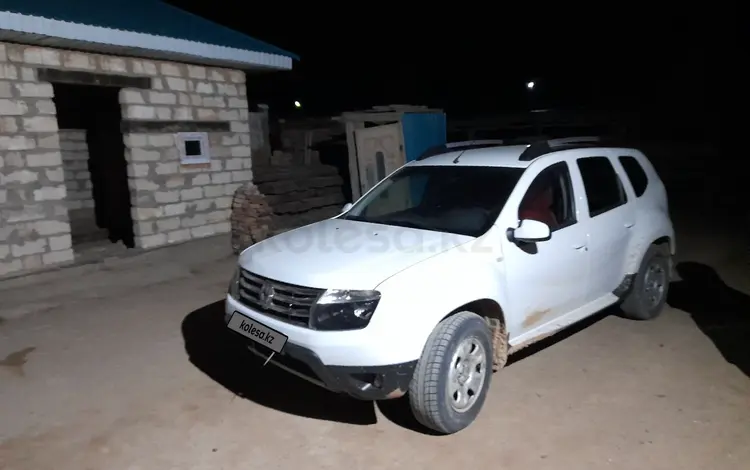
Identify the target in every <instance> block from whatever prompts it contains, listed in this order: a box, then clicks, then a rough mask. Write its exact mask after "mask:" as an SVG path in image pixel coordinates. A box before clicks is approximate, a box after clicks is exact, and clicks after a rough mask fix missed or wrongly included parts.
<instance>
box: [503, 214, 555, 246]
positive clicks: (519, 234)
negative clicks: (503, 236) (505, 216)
mask: <svg viewBox="0 0 750 470" xmlns="http://www.w3.org/2000/svg"><path fill="white" fill-rule="evenodd" d="M551 237H552V232H551V230H550V228H549V225H547V224H545V223H544V222H539V221H538V220H532V219H523V220H522V221H521V223H520V224H518V228H509V229H508V240H510V241H511V242H512V243H516V242H525V243H535V242H543V241H546V240H549V239H550V238H551Z"/></svg>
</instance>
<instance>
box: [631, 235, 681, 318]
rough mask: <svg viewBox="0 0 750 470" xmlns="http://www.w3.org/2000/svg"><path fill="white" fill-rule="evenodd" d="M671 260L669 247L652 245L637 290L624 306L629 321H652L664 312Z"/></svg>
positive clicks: (643, 264)
mask: <svg viewBox="0 0 750 470" xmlns="http://www.w3.org/2000/svg"><path fill="white" fill-rule="evenodd" d="M670 257H671V254H670V253H669V247H668V246H665V245H651V246H650V247H649V249H648V250H647V251H646V254H645V256H644V257H643V261H642V262H641V266H640V268H639V269H638V273H637V274H636V276H635V279H634V282H633V287H632V289H631V290H630V292H628V294H627V296H626V297H625V299H624V300H623V302H622V304H621V306H620V308H621V309H622V311H623V313H624V315H625V316H626V317H627V318H631V319H633V320H651V319H653V318H656V317H657V316H659V314H660V313H661V312H662V310H664V305H665V304H666V303H667V294H668V292H669V281H670V271H671V266H672V265H671V260H670Z"/></svg>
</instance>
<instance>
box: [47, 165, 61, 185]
mask: <svg viewBox="0 0 750 470" xmlns="http://www.w3.org/2000/svg"><path fill="white" fill-rule="evenodd" d="M44 175H45V176H46V177H47V179H48V180H49V181H52V182H53V183H63V182H65V172H64V171H63V169H62V167H59V168H55V169H53V170H44Z"/></svg>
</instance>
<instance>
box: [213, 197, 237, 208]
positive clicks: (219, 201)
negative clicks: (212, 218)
mask: <svg viewBox="0 0 750 470" xmlns="http://www.w3.org/2000/svg"><path fill="white" fill-rule="evenodd" d="M232 199H233V198H232V197H230V196H224V197H217V198H216V207H217V208H218V209H229V208H230V207H231V206H232Z"/></svg>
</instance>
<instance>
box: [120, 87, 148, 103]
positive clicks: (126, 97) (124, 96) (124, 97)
mask: <svg viewBox="0 0 750 470" xmlns="http://www.w3.org/2000/svg"><path fill="white" fill-rule="evenodd" d="M120 103H123V104H144V103H146V101H145V100H144V99H143V93H141V91H140V90H130V89H123V90H120Z"/></svg>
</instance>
